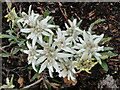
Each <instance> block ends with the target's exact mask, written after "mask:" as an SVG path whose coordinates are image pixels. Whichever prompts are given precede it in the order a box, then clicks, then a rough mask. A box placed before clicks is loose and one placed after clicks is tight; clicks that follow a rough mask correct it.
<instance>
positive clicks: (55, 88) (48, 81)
mask: <svg viewBox="0 0 120 90" xmlns="http://www.w3.org/2000/svg"><path fill="white" fill-rule="evenodd" d="M45 82H46V83H48V84H49V85H50V86H52V87H53V88H55V89H58V87H56V86H54V85H52V84H51V83H50V82H49V81H48V80H45Z"/></svg>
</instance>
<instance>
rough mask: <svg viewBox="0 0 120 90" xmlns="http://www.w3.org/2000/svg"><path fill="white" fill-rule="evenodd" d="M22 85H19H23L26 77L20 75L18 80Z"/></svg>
mask: <svg viewBox="0 0 120 90" xmlns="http://www.w3.org/2000/svg"><path fill="white" fill-rule="evenodd" d="M17 82H18V83H19V84H20V86H19V87H22V86H23V83H24V79H23V78H22V77H19V79H18V81H17Z"/></svg>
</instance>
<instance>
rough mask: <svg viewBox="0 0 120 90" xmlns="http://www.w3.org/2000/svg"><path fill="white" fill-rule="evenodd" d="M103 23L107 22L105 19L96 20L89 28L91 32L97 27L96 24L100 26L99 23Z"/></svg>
mask: <svg viewBox="0 0 120 90" xmlns="http://www.w3.org/2000/svg"><path fill="white" fill-rule="evenodd" d="M103 21H105V19H98V20H96V21H95V22H93V23H92V24H90V27H89V29H88V30H89V31H91V28H92V27H93V26H94V25H95V24H98V23H100V22H103Z"/></svg>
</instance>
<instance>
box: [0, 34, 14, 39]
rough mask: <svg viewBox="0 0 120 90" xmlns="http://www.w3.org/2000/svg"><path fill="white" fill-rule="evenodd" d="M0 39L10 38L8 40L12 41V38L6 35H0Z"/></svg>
mask: <svg viewBox="0 0 120 90" xmlns="http://www.w3.org/2000/svg"><path fill="white" fill-rule="evenodd" d="M0 38H10V39H13V37H12V36H10V35H6V34H1V33H0Z"/></svg>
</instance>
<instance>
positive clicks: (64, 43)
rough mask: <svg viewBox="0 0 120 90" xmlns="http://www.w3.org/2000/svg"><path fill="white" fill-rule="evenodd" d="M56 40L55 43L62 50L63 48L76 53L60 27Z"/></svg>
mask: <svg viewBox="0 0 120 90" xmlns="http://www.w3.org/2000/svg"><path fill="white" fill-rule="evenodd" d="M54 40H55V43H54V45H55V46H57V47H58V48H59V49H60V50H61V49H62V50H64V51H66V52H70V53H74V50H72V49H71V48H70V41H69V40H68V39H66V37H65V35H64V34H63V32H62V31H61V29H60V28H58V31H57V39H54Z"/></svg>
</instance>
